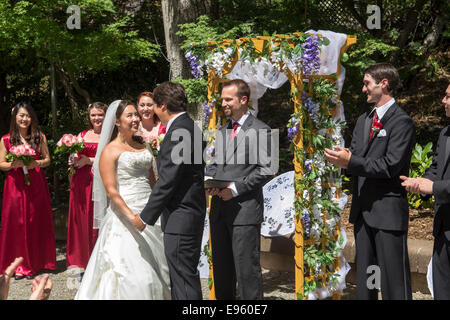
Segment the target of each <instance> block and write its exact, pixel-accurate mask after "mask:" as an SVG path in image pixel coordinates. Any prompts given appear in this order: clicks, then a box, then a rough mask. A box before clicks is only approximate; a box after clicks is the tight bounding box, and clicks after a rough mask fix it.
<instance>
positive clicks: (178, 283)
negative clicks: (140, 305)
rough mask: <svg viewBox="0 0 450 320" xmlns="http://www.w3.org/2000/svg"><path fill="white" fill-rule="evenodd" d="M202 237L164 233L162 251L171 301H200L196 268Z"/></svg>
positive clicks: (199, 285)
mask: <svg viewBox="0 0 450 320" xmlns="http://www.w3.org/2000/svg"><path fill="white" fill-rule="evenodd" d="M201 236H202V235H201V234H200V235H182V234H170V233H164V251H165V253H166V259H167V264H168V266H169V275H170V286H171V294H172V300H202V287H201V284H200V274H199V272H198V269H197V266H198V262H199V260H200V250H201V249H200V248H201V244H202V237H201Z"/></svg>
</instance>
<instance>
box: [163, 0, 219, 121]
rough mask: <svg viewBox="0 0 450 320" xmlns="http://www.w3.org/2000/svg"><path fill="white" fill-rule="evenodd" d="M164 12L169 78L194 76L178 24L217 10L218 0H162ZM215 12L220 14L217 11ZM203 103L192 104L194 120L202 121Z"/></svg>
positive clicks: (190, 111) (190, 112)
mask: <svg viewBox="0 0 450 320" xmlns="http://www.w3.org/2000/svg"><path fill="white" fill-rule="evenodd" d="M161 6H162V13H163V22H164V36H165V41H166V50H167V58H168V59H169V62H170V73H171V74H170V76H169V80H172V79H176V78H184V79H187V78H192V74H191V72H190V69H189V65H188V63H187V60H186V58H185V57H184V52H183V51H182V50H181V49H180V44H181V42H182V39H180V37H179V36H177V35H176V33H177V32H178V29H179V28H178V25H180V24H183V23H188V22H195V21H196V20H197V18H198V17H199V16H200V15H202V14H206V13H209V14H211V13H214V12H215V11H216V10H217V2H216V0H206V1H198V0H162V1H161ZM215 14H218V13H217V12H215ZM202 108H203V105H202V104H201V103H199V104H195V105H190V106H189V107H188V113H189V114H190V116H191V117H192V118H193V119H194V120H199V121H201V117H202V112H201V110H202Z"/></svg>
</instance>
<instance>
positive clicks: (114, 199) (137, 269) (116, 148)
mask: <svg viewBox="0 0 450 320" xmlns="http://www.w3.org/2000/svg"><path fill="white" fill-rule="evenodd" d="M139 122H140V118H139V114H138V111H137V109H136V107H135V106H134V104H133V103H132V102H129V101H125V100H123V101H120V100H116V101H114V102H113V103H112V104H111V105H110V106H109V108H108V111H107V113H106V117H105V120H104V124H103V128H102V132H101V136H100V141H99V145H98V150H97V155H96V157H95V161H94V187H93V200H94V228H98V227H100V232H99V236H98V239H97V242H96V244H95V247H94V249H93V252H92V254H91V258H90V260H89V263H88V265H87V267H86V271H85V273H84V276H83V280H82V282H81V285H80V288H79V290H78V292H77V295H76V297H75V299H77V300H86V299H94V300H100V299H127V300H128V299H133V300H134V299H144V300H150V299H152V300H155V299H170V278H169V269H168V266H167V262H166V258H165V255H164V247H163V232H162V230H161V226H160V224H159V221H158V222H157V223H156V224H155V226H148V225H147V226H146V228H145V229H144V231H143V232H142V233H141V232H139V231H138V230H137V229H136V228H135V227H134V226H133V224H132V221H133V219H134V216H135V213H139V212H141V210H142V209H143V208H144V206H145V205H146V203H147V201H148V198H149V196H150V193H151V190H152V187H153V185H154V184H155V174H154V170H156V169H155V168H156V166H155V160H154V158H153V156H152V153H151V152H150V151H149V150H148V149H147V148H146V147H145V144H144V143H143V141H142V140H141V138H140V137H137V136H135V133H136V132H137V130H138V127H139ZM110 141H111V142H110ZM108 198H109V200H108Z"/></svg>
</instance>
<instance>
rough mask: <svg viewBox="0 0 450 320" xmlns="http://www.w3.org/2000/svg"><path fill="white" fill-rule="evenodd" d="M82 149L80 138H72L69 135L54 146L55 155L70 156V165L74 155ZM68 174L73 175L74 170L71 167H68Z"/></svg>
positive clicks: (72, 136) (64, 136)
mask: <svg viewBox="0 0 450 320" xmlns="http://www.w3.org/2000/svg"><path fill="white" fill-rule="evenodd" d="M83 149H84V144H83V139H82V138H81V137H77V136H74V135H72V134H70V133H66V134H65V135H63V136H62V138H61V139H59V141H58V143H57V144H56V148H55V152H54V153H55V154H58V153H66V154H69V155H70V159H71V161H72V163H73V162H74V161H75V155H76V154H77V153H78V152H81V150H83ZM69 170H70V174H71V175H73V174H74V173H75V168H74V167H73V165H71V166H70V169H69Z"/></svg>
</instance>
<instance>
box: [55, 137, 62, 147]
mask: <svg viewBox="0 0 450 320" xmlns="http://www.w3.org/2000/svg"><path fill="white" fill-rule="evenodd" d="M56 145H57V146H58V147H61V146H62V138H61V139H59V141H58V143H57V144H56Z"/></svg>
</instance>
